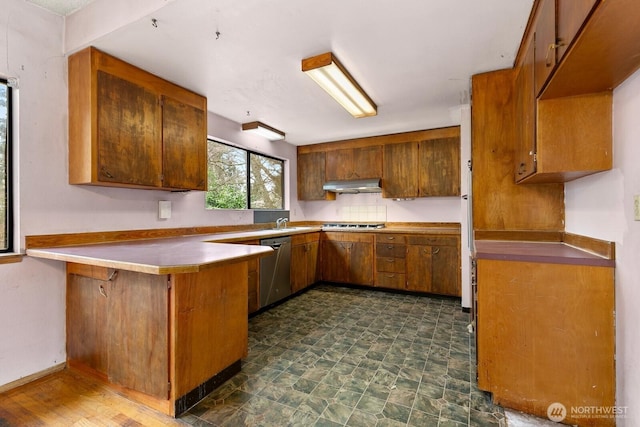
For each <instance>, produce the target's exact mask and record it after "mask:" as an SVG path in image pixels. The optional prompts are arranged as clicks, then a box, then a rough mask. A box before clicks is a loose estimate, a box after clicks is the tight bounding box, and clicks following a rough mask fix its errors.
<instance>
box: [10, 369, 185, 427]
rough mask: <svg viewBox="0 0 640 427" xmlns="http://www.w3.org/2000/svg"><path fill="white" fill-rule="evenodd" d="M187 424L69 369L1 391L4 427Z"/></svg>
mask: <svg viewBox="0 0 640 427" xmlns="http://www.w3.org/2000/svg"><path fill="white" fill-rule="evenodd" d="M185 425H189V424H187V423H185V422H183V421H180V420H175V419H173V418H171V417H168V416H165V415H163V414H161V413H159V412H156V411H154V410H152V409H148V408H146V407H145V406H142V405H139V404H136V403H134V402H132V401H130V400H128V399H126V398H124V397H122V396H120V395H118V394H117V393H115V392H114V391H112V390H109V389H108V388H106V387H105V386H104V385H102V384H100V383H99V382H97V381H95V380H94V379H92V378H90V377H86V376H84V375H81V374H79V373H76V372H73V371H69V370H67V369H65V370H62V371H60V372H57V373H54V374H52V375H49V376H46V377H44V378H41V379H39V380H37V381H34V382H32V383H29V384H26V385H24V386H21V387H18V388H15V389H13V390H9V391H7V392H5V393H2V394H0V427H7V426H12V427H13V426H21V427H22V426H29V427H31V426H185Z"/></svg>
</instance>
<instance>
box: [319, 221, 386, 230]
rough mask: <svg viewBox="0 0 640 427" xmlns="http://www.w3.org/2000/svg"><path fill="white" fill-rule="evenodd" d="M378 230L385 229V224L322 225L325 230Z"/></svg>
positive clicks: (350, 223)
mask: <svg viewBox="0 0 640 427" xmlns="http://www.w3.org/2000/svg"><path fill="white" fill-rule="evenodd" d="M376 228H384V224H381V223H376V224H372V223H352V222H348V223H344V222H330V223H326V224H322V229H323V230H343V229H349V230H368V229H376Z"/></svg>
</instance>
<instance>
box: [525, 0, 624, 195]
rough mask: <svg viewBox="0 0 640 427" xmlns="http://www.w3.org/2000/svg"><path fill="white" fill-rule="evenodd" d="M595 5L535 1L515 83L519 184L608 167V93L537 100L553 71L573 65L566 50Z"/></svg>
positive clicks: (562, 0)
mask: <svg viewBox="0 0 640 427" xmlns="http://www.w3.org/2000/svg"><path fill="white" fill-rule="evenodd" d="M569 3H570V4H569ZM596 3H597V1H596V0H578V1H575V2H574V1H573V0H568V1H567V0H557V2H556V0H540V1H538V2H536V3H535V5H534V9H533V12H532V13H533V18H532V20H531V21H530V25H529V27H528V30H527V32H526V33H525V36H524V38H523V44H522V45H521V47H520V54H519V59H518V63H517V68H518V69H517V73H516V81H515V87H516V114H517V126H516V127H517V140H516V143H515V162H516V163H515V181H516V182H518V183H561V182H566V181H571V180H573V179H577V178H580V177H583V176H586V175H590V174H593V173H597V172H601V171H605V170H609V169H611V167H612V155H613V153H612V144H613V134H612V97H611V91H610V90H602V91H600V92H597V93H570V94H567V95H566V96H562V97H554V98H546V97H542V96H541V95H542V94H543V93H546V90H547V88H548V87H549V85H553V84H554V82H555V79H556V75H555V72H556V69H557V68H558V67H562V66H563V64H564V63H566V62H567V61H572V60H573V58H572V55H573V53H572V50H569V51H567V50H566V48H567V47H568V46H571V45H572V43H573V42H574V39H575V38H576V37H581V35H580V33H579V30H580V28H582V26H583V22H584V20H585V19H586V18H587V17H588V16H591V15H590V13H591V11H592V10H593V8H594V5H595V4H596ZM556 7H557V9H556ZM556 10H557V14H556ZM556 27H557V28H558V33H556ZM559 49H561V50H559ZM560 58H561V59H562V62H560V61H558V60H559V59H560ZM600 60H602V58H597V59H596V58H593V61H600ZM585 65H587V64H585Z"/></svg>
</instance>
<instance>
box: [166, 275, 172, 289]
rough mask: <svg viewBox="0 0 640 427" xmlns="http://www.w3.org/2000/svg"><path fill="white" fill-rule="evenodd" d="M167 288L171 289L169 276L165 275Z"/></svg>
mask: <svg viewBox="0 0 640 427" xmlns="http://www.w3.org/2000/svg"><path fill="white" fill-rule="evenodd" d="M167 289H171V277H167Z"/></svg>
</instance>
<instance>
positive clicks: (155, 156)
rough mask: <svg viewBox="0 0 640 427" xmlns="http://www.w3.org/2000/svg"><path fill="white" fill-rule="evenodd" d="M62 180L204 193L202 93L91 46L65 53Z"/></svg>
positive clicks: (204, 165)
mask: <svg viewBox="0 0 640 427" xmlns="http://www.w3.org/2000/svg"><path fill="white" fill-rule="evenodd" d="M69 183H70V184H92V185H103V186H119V187H130V188H147V189H168V190H206V183H207V100H206V98H205V97H203V96H200V95H198V94H196V93H194V92H191V91H189V90H187V89H184V88H182V87H179V86H177V85H175V84H173V83H170V82H168V81H166V80H163V79H161V78H159V77H157V76H154V75H152V74H150V73H148V72H146V71H144V70H141V69H140V68H137V67H135V66H133V65H130V64H128V63H126V62H124V61H121V60H119V59H117V58H114V57H113V56H110V55H107V54H105V53H103V52H101V51H99V50H97V49H95V48H93V47H89V48H86V49H84V50H81V51H79V52H77V53H75V54H73V55H71V56H70V57H69Z"/></svg>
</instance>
